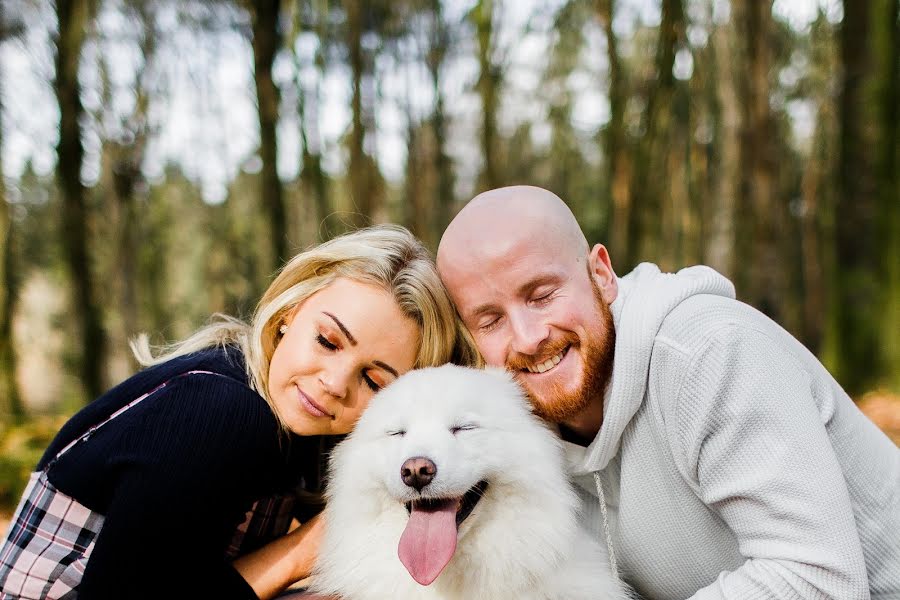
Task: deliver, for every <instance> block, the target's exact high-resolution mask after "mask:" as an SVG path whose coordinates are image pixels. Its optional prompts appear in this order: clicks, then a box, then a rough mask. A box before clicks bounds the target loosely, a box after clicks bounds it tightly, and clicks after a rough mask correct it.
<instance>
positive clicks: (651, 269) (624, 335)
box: [566, 263, 734, 475]
mask: <svg viewBox="0 0 900 600" xmlns="http://www.w3.org/2000/svg"><path fill="white" fill-rule="evenodd" d="M618 285H619V293H618V296H617V297H616V299H615V301H614V302H613V303H612V304H610V310H611V312H612V316H613V324H614V326H615V329H616V347H615V359H614V362H613V373H612V380H611V382H610V384H609V385H608V386H607V388H606V394H605V396H604V399H603V424H602V425H601V427H600V431H599V432H598V433H597V435H596V437H595V438H594V440H593V441H592V442H591V444H590V445H589V446H588V447H587V448H586V449H585V448H580V447H578V448H576V447H574V444H566V447H567V452H566V454H567V456H568V460H569V468H570V472H571V474H572V475H587V474H589V473H594V472H597V471H601V470H603V469H604V468H606V465H608V464H609V461H610V460H611V459H612V458H613V457H614V456H615V455H616V453H617V452H618V450H619V442H620V440H621V437H622V432H624V431H625V428H626V427H627V426H628V423H629V421H631V418H632V417H633V416H634V414H635V413H636V412H637V411H638V409H639V408H640V406H641V404H642V403H643V401H644V392H645V391H646V385H647V372H648V370H649V367H650V355H651V352H652V350H653V341H654V339H655V338H656V334H657V333H658V332H659V328H660V326H661V325H662V322H663V320H664V319H665V318H666V317H667V316H668V314H669V313H670V312H672V310H674V309H675V307H677V306H678V305H679V304H680V303H682V302H684V301H685V300H686V299H687V298H690V297H691V296H696V295H699V294H713V295H717V296H726V297H729V298H734V285H732V283H731V282H730V281H728V279H726V278H725V277H723V276H722V275H720V274H719V273H717V272H716V271H715V270H713V269H711V268H710V267H705V266H695V267H688V268H685V269H681V270H680V271H678V272H677V273H662V272H661V271H660V270H659V267H657V266H656V265H654V264H651V263H641V264H640V265H638V266H637V267H636V268H635V269H634V270H633V271H632V272H631V273H629V274H627V275H625V276H623V277H620V278H618Z"/></svg>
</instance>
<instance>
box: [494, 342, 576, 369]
mask: <svg viewBox="0 0 900 600" xmlns="http://www.w3.org/2000/svg"><path fill="white" fill-rule="evenodd" d="M575 341H576V340H574V339H572V336H564V337H562V338H560V339H558V340H553V341H550V342H547V343H545V344H544V345H543V346H541V347H540V348H539V349H538V351H537V352H535V353H534V354H520V353H516V354H512V355H510V357H509V358H508V359H507V360H506V369H507V370H508V371H513V372H516V371H523V370H525V369H527V368H528V367H533V366H534V365H536V364H539V363H542V362H544V361H545V360H547V359H548V358H551V357H553V356H556V355H557V354H559V353H560V352H562V351H563V350H565V349H566V348H567V347H569V346H571V345H572V344H573V343H574V342H575Z"/></svg>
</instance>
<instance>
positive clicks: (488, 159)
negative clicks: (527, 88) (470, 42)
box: [469, 0, 504, 190]
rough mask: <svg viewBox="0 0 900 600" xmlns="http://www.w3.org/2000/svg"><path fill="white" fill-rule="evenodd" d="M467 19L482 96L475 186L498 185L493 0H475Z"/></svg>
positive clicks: (499, 67)
mask: <svg viewBox="0 0 900 600" xmlns="http://www.w3.org/2000/svg"><path fill="white" fill-rule="evenodd" d="M469 19H470V20H471V22H472V25H474V27H475V41H476V43H477V58H478V83H477V84H476V88H477V90H478V96H479V98H480V100H481V153H482V158H483V160H484V163H483V166H482V169H481V174H480V175H479V177H478V189H479V190H486V189H491V188H495V187H499V186H500V185H501V179H502V178H501V167H500V155H499V146H498V143H497V117H498V115H497V113H498V111H499V110H500V91H501V86H502V85H503V71H504V67H503V62H504V61H502V60H498V58H497V57H496V54H497V53H498V49H497V40H496V37H497V36H496V34H495V32H494V21H495V19H496V15H495V8H494V0H478V1H477V2H476V3H475V6H473V7H472V10H471V11H470V12H469Z"/></svg>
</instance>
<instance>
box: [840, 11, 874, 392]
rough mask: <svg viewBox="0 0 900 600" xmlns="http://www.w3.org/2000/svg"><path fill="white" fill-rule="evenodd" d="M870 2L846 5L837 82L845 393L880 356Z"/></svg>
mask: <svg viewBox="0 0 900 600" xmlns="http://www.w3.org/2000/svg"><path fill="white" fill-rule="evenodd" d="M870 7H871V0H852V1H845V2H844V21H843V23H842V25H841V31H840V41H841V48H840V56H841V67H842V82H841V88H840V96H839V101H838V123H839V130H840V133H839V148H838V167H837V176H838V186H837V187H838V197H837V202H836V206H835V233H836V239H835V241H836V244H837V254H836V256H837V274H838V276H837V278H836V280H835V281H834V282H832V284H833V285H834V286H835V288H836V298H835V302H834V304H833V306H832V307H831V311H830V313H831V316H832V318H833V319H835V326H834V327H831V328H829V332H830V333H832V334H833V335H834V336H835V337H834V338H833V339H831V340H830V341H829V343H830V344H832V345H833V350H832V351H833V353H834V354H835V355H836V356H839V357H840V362H838V363H837V364H836V365H835V367H836V370H837V372H836V373H835V376H836V377H837V379H838V381H840V382H841V384H842V385H843V386H844V387H845V388H846V389H847V390H848V391H849V392H850V393H857V392H860V391H862V390H863V388H864V386H865V385H867V384H868V380H869V378H870V375H871V374H872V373H873V371H876V370H877V368H878V366H877V365H878V360H879V359H880V358H881V357H880V356H879V354H880V353H879V352H878V343H879V339H880V337H881V336H880V334H878V333H877V328H878V326H879V325H880V323H879V322H878V321H879V319H877V318H874V315H877V314H878V302H877V298H879V291H880V290H879V289H878V288H879V286H880V282H878V281H876V276H875V273H876V272H877V268H878V260H877V259H876V258H875V256H874V247H873V245H874V243H875V239H876V235H874V234H875V217H876V210H877V208H876V202H875V198H876V194H875V189H874V179H873V156H872V139H871V135H870V133H869V132H867V130H866V123H865V112H864V111H865V107H866V106H867V105H869V104H868V102H867V100H868V98H867V94H866V83H867V79H868V77H869V75H870V72H869V65H870V64H871V54H870V47H869V46H868V43H869V40H870V17H871V13H870Z"/></svg>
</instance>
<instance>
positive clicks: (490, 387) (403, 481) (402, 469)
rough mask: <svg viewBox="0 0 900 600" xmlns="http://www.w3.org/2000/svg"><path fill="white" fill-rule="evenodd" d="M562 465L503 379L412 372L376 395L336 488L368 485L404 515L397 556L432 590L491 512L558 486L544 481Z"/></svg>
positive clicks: (340, 454)
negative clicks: (346, 481) (345, 481)
mask: <svg viewBox="0 0 900 600" xmlns="http://www.w3.org/2000/svg"><path fill="white" fill-rule="evenodd" d="M559 460H560V449H559V445H558V441H557V439H556V437H555V436H554V435H552V434H551V432H550V431H549V429H548V428H547V426H546V425H545V424H544V423H543V422H542V421H540V419H538V418H537V417H536V416H534V415H533V414H532V412H531V409H530V407H529V404H528V402H527V400H526V399H525V397H524V395H523V393H522V390H521V388H519V386H518V385H517V384H516V383H515V382H514V381H513V380H512V378H511V377H510V376H509V375H508V374H507V373H506V372H504V371H502V370H499V369H487V370H476V369H469V368H463V367H458V366H454V365H445V366H442V367H435V368H427V369H420V370H415V371H411V372H409V373H407V374H406V375H404V376H402V377H400V378H399V379H397V381H395V382H394V383H392V384H391V385H390V386H388V387H387V388H386V389H385V390H383V391H382V392H380V393H379V394H378V395H377V396H376V397H375V398H374V399H373V400H372V403H371V405H370V406H369V408H368V409H367V410H366V411H365V412H364V414H363V416H362V417H361V418H360V420H359V422H358V424H357V426H356V428H355V430H354V431H353V433H352V434H351V435H350V436H349V437H348V439H347V440H346V441H345V442H344V443H343V444H341V445H340V446H339V447H338V449H337V450H336V452H335V455H334V457H333V460H332V466H331V468H332V472H333V474H334V476H335V477H336V478H337V479H338V481H337V482H336V483H338V486H339V487H340V488H342V489H344V490H346V489H348V488H350V487H351V486H350V485H341V482H340V479H342V478H346V477H354V478H366V479H367V480H368V481H367V483H366V484H363V485H360V484H362V482H361V481H356V482H355V484H356V485H355V486H352V487H355V489H357V490H364V489H370V490H372V489H376V490H377V492H378V493H379V494H380V495H382V496H385V497H387V498H389V499H390V501H392V502H394V503H395V505H397V506H402V507H404V508H405V510H406V511H407V512H408V513H409V520H408V523H407V524H406V527H405V530H404V532H403V534H402V536H401V539H400V544H399V549H398V554H399V556H400V559H401V561H402V562H403V564H404V566H406V568H407V570H408V571H409V572H410V574H411V575H412V576H413V578H414V579H415V580H416V581H418V582H419V583H421V584H423V585H428V584H430V583H431V582H432V581H434V579H435V578H437V576H438V575H439V574H440V572H441V571H442V570H443V568H444V566H446V565H447V563H448V562H449V561H450V559H451V558H452V556H453V553H454V552H455V550H456V545H457V540H461V539H463V538H464V537H465V535H466V532H467V531H468V529H470V528H471V527H475V526H477V522H478V520H479V518H480V515H481V516H483V515H484V514H489V513H490V511H491V507H490V505H491V504H492V503H493V504H496V503H497V502H502V501H504V499H508V498H509V497H510V494H513V493H515V494H518V495H519V496H523V495H524V496H527V495H528V494H529V490H533V489H535V488H536V487H538V486H541V487H545V486H548V485H553V483H551V482H548V481H546V480H542V479H543V475H549V474H550V473H553V472H558V471H559ZM536 474H537V475H536ZM482 499H484V500H485V501H482ZM485 505H488V506H485ZM493 510H496V508H494V509H493ZM485 518H487V517H485Z"/></svg>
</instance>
